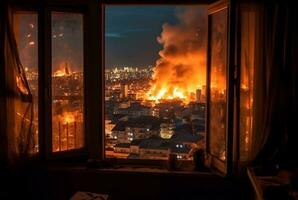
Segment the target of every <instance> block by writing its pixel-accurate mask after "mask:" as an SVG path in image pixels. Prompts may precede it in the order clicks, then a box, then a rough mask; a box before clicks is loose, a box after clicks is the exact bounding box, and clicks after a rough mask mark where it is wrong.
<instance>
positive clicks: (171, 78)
mask: <svg viewBox="0 0 298 200" xmlns="http://www.w3.org/2000/svg"><path fill="white" fill-rule="evenodd" d="M176 16H177V19H178V23H177V24H175V25H171V24H168V23H165V24H164V25H163V27H162V33H161V35H160V36H159V37H158V38H157V41H158V42H159V43H160V44H162V45H163V49H162V50H161V51H160V52H159V56H160V58H159V59H158V60H157V61H156V65H155V69H154V75H153V80H152V82H151V89H150V91H149V92H148V96H149V99H154V100H158V99H174V98H182V99H184V100H185V101H186V102H188V101H191V100H194V99H195V92H196V89H198V88H200V87H202V86H203V85H205V84H206V83H205V82H206V49H207V9H206V8H205V7H202V6H189V7H188V6H186V7H183V8H180V9H177V12H176Z"/></svg>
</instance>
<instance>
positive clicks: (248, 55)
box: [240, 2, 298, 167]
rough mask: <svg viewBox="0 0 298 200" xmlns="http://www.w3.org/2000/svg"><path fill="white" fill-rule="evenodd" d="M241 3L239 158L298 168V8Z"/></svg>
mask: <svg viewBox="0 0 298 200" xmlns="http://www.w3.org/2000/svg"><path fill="white" fill-rule="evenodd" d="M240 7H241V84H243V86H242V85H241V87H242V90H241V91H240V160H241V159H242V161H243V160H246V161H248V162H251V161H253V164H254V165H263V166H265V165H268V166H269V165H270V166H279V167H282V166H283V167H286V165H287V167H289V164H290V163H291V165H293V166H294V165H296V166H297V161H293V160H297V159H295V157H296V155H294V153H293V152H295V151H297V150H298V149H297V147H296V146H297V145H295V142H294V141H298V140H297V136H296V135H297V134H296V132H297V127H296V124H298V123H297V122H298V121H297V119H296V118H297V117H292V116H297V114H298V112H297V104H298V101H297V67H298V66H297V61H296V60H297V59H296V58H295V57H297V55H298V51H297V37H295V35H296V36H297V34H298V32H297V23H296V22H295V21H297V19H298V18H297V14H296V13H297V12H295V10H294V8H295V6H292V5H290V4H285V3H278V2H270V3H268V2H267V3H266V2H262V3H249V4H248V3H242V4H241V6H240ZM243 88H245V89H246V91H245V90H243ZM244 107H245V108H244ZM292 156H293V157H292ZM291 157H292V158H291ZM295 162H296V164H294V163H295Z"/></svg>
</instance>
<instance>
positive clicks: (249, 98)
mask: <svg viewBox="0 0 298 200" xmlns="http://www.w3.org/2000/svg"><path fill="white" fill-rule="evenodd" d="M241 9H242V10H241V18H240V19H241V70H240V72H241V78H240V80H241V83H240V127H241V128H240V130H239V131H240V145H239V146H240V161H249V159H251V158H250V155H251V144H252V138H251V137H252V123H253V93H254V92H253V91H254V77H253V75H254V66H255V40H256V38H255V33H256V29H255V27H256V14H255V12H254V11H252V9H250V8H249V9H245V8H244V7H243V8H241Z"/></svg>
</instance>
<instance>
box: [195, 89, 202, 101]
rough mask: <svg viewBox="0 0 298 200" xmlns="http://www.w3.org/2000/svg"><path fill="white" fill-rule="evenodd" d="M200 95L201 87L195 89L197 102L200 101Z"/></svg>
mask: <svg viewBox="0 0 298 200" xmlns="http://www.w3.org/2000/svg"><path fill="white" fill-rule="evenodd" d="M201 96H202V90H201V89H197V90H196V101H197V102H201Z"/></svg>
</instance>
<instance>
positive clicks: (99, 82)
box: [12, 0, 239, 174]
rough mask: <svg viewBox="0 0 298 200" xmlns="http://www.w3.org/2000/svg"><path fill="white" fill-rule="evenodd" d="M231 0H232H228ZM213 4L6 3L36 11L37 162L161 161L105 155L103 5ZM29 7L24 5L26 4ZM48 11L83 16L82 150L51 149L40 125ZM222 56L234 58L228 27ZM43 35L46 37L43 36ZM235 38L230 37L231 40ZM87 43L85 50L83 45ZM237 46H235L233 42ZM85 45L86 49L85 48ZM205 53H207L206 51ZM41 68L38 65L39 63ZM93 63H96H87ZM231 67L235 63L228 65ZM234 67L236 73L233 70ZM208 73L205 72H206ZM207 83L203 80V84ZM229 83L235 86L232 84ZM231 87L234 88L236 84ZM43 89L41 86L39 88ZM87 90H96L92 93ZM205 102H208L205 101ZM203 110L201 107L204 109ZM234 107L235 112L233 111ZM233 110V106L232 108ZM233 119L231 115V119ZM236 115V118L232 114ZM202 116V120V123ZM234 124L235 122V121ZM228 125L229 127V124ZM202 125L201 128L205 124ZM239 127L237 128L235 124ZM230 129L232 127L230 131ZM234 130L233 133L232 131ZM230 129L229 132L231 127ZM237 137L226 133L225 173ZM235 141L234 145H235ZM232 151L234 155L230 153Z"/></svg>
mask: <svg viewBox="0 0 298 200" xmlns="http://www.w3.org/2000/svg"><path fill="white" fill-rule="evenodd" d="M230 1H232V2H234V0H230ZM214 2H218V1H216V0H198V1H197V2H193V1H192V0H186V1H184V2H181V1H178V0H175V1H162V2H160V1H157V0H146V1H143V2H138V1H137V0H125V1H121V0H104V1H102V2H99V1H97V0H88V1H86V0H64V1H61V0H47V1H45V2H40V1H37V0H28V1H26V2H25V3H24V2H23V1H22V0H14V1H13V3H12V5H13V6H14V8H16V9H18V10H23V11H36V12H37V13H38V47H39V49H38V73H39V80H38V84H39V89H38V90H39V91H38V93H39V97H38V99H39V103H38V104H39V105H38V109H39V110H38V115H39V116H38V118H39V125H38V126H39V158H40V159H41V160H55V159H59V158H66V157H78V156H83V157H84V158H86V159H87V158H90V159H97V160H107V161H114V162H116V163H120V164H122V163H123V164H142V165H144V164H145V165H150V166H152V165H155V164H157V165H158V166H160V165H164V162H165V161H162V160H134V159H118V158H116V159H114V158H106V157H105V124H104V117H105V116H104V110H105V109H104V106H105V103H104V91H105V90H104V89H105V88H104V87H105V78H104V70H105V65H104V58H105V52H104V42H105V38H104V30H105V18H104V11H105V10H104V8H105V6H106V5H144V6H146V5H199V4H201V5H210V4H211V3H214ZM28 5H29V6H28ZM230 6H233V7H231V8H230V9H229V25H230V26H231V24H232V25H233V24H235V23H234V22H235V7H234V4H230ZM51 11H58V12H59V11H60V12H79V13H81V12H82V14H83V38H84V39H83V45H84V50H83V52H84V61H83V63H84V135H85V145H84V148H82V149H78V150H76V149H75V150H70V151H61V152H51V149H52V140H51V134H52V133H51V131H50V129H47V128H46V127H48V126H50V127H51V126H52V124H51V120H49V119H51V112H50V111H51V108H49V107H51V104H50V101H51V98H49V97H51V95H49V93H50V92H51V59H52V58H51V15H50V14H51ZM228 35H229V40H228V46H229V47H228V60H229V61H230V62H231V61H233V60H234V59H233V58H234V52H235V49H234V45H235V44H234V43H235V41H236V39H233V37H234V36H235V33H234V31H231V29H230V28H229V30H228ZM47 38H49V39H47ZM234 40H235V41H234ZM87 47H88V48H87ZM237 47H238V46H237ZM89 49H91V50H89ZM207 56H209V55H208V53H207ZM43 66H44V67H43ZM92 66H98V67H92ZM230 66H234V65H233V62H231V63H228V66H227V68H230ZM234 69H235V70H236V67H235V66H234ZM238 73H239V71H237V73H236V74H238ZM227 76H229V77H233V76H234V71H232V70H229V73H228V74H227ZM207 77H208V76H207ZM235 82H236V81H235V80H233V79H232V78H229V85H230V86H231V87H229V89H230V90H232V88H234V87H233V85H234V84H235ZM206 86H207V87H208V84H207V85H206ZM234 86H235V85H234ZM236 86H238V85H237V84H236ZM44 88H45V89H44ZM92 91H100V92H98V93H96V92H95V93H94V92H92ZM232 94H233V93H231V92H229V97H228V99H230V100H231V99H233V98H234V96H233V95H232ZM230 100H227V104H228V107H229V113H230V112H232V113H233V111H231V110H230V108H232V107H233V106H234V105H235V104H233V101H230ZM207 103H208V102H207ZM207 110H208V109H206V112H208V111H207ZM234 111H235V110H234ZM236 111H238V109H236ZM236 118H237V117H236ZM94 119H98V120H99V123H93V122H94ZM237 119H238V118H237ZM207 121H208V120H207V118H206V122H207ZM231 121H233V119H232V118H231V120H229V122H228V123H227V126H228V127H229V130H233V123H230V122H231ZM235 124H236V126H237V121H235ZM235 124H234V125H235ZM206 127H207V126H206ZM238 129H239V127H238ZM234 132H235V131H234ZM236 132H237V131H236ZM232 133H233V131H232ZM235 143H236V146H237V144H238V143H239V142H238V141H235V138H234V141H233V137H228V141H227V149H226V150H227V155H229V156H227V159H228V160H227V161H228V163H229V164H228V165H227V174H230V173H231V172H232V170H233V166H232V164H233V163H232V161H233V158H232V156H233V154H232V153H235V152H234V150H235ZM238 145H239V144H238ZM234 155H235V154H234Z"/></svg>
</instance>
